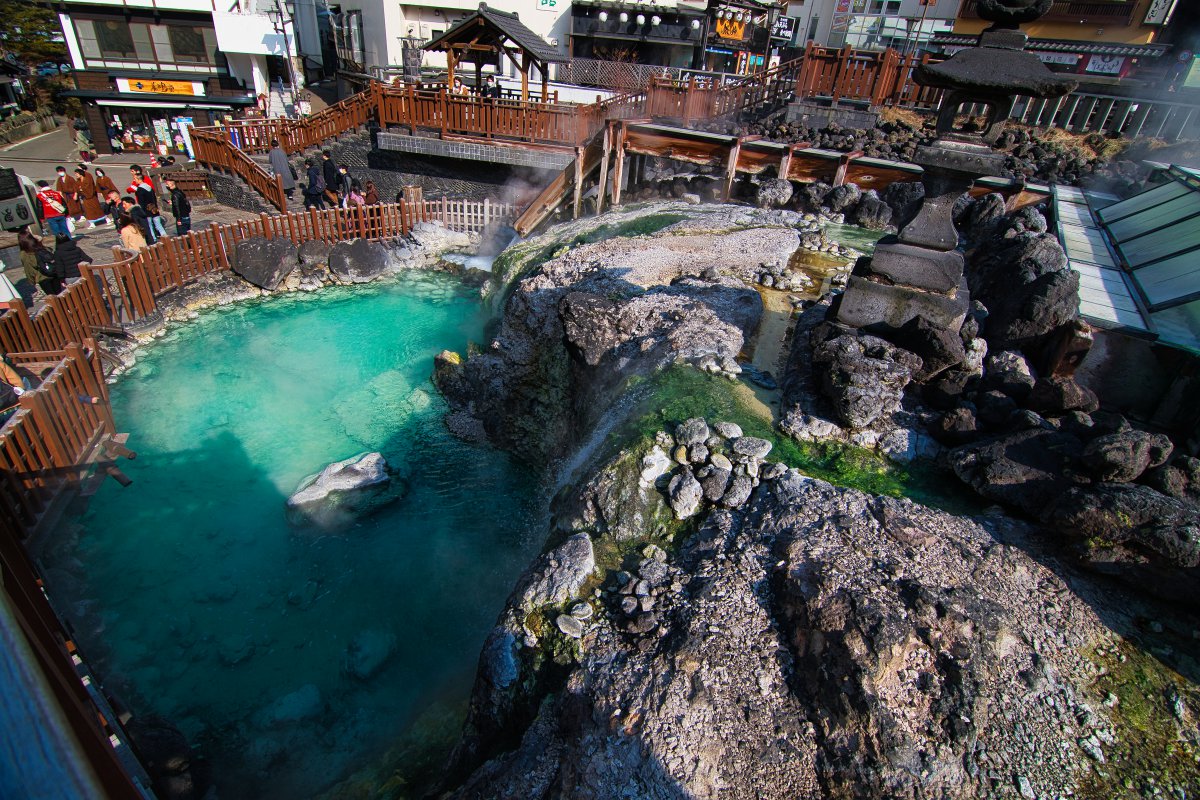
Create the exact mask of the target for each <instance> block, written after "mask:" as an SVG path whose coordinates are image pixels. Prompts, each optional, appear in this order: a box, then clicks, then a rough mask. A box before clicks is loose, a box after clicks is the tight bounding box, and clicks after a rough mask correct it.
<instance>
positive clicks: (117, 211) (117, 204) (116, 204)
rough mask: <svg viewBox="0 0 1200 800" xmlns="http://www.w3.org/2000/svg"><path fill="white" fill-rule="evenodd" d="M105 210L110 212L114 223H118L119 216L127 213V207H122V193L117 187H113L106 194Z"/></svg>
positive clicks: (110, 217) (109, 214)
mask: <svg viewBox="0 0 1200 800" xmlns="http://www.w3.org/2000/svg"><path fill="white" fill-rule="evenodd" d="M104 210H105V211H107V212H108V216H109V219H111V220H112V223H113V225H116V224H117V218H118V217H120V216H121V215H122V214H124V213H125V209H123V208H121V193H120V192H118V191H117V190H116V189H112V190H110V191H108V192H106V193H105V194H104Z"/></svg>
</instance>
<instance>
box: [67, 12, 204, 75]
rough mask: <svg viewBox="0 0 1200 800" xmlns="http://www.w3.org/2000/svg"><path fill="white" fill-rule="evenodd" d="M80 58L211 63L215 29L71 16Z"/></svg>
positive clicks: (159, 62) (154, 62) (149, 62)
mask: <svg viewBox="0 0 1200 800" xmlns="http://www.w3.org/2000/svg"><path fill="white" fill-rule="evenodd" d="M74 25H75V32H76V34H77V35H78V37H79V48H80V50H81V51H82V52H83V57H84V59H87V60H93V61H99V60H107V61H139V62H143V63H146V64H180V63H182V64H213V63H215V62H214V58H215V54H216V51H217V41H216V32H215V31H214V30H213V29H212V28H204V27H198V26H192V25H150V24H147V23H145V22H126V21H124V20H111V19H75V20H74Z"/></svg>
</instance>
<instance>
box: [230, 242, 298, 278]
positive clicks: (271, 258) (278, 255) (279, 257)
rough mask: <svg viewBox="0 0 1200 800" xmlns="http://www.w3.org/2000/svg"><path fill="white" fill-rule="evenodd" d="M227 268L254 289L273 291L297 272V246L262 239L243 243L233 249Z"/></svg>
mask: <svg viewBox="0 0 1200 800" xmlns="http://www.w3.org/2000/svg"><path fill="white" fill-rule="evenodd" d="M230 268H231V269H232V270H233V271H234V272H236V273H237V274H238V275H241V276H242V277H243V278H245V279H246V280H247V281H249V282H250V283H253V284H254V285H255V286H258V287H260V288H262V289H267V290H269V291H275V289H277V288H279V284H281V283H283V281H284V280H285V279H286V278H287V276H288V275H291V274H292V270H294V269H295V268H296V245H294V244H292V243H291V241H290V240H288V239H279V238H276V239H266V238H263V237H262V236H251V237H249V238H247V239H242V240H241V241H240V242H238V243H237V247H236V248H234V251H233V263H232V264H231V265H230Z"/></svg>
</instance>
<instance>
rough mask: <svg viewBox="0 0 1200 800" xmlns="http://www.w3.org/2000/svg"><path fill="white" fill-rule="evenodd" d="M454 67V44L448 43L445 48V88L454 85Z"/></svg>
mask: <svg viewBox="0 0 1200 800" xmlns="http://www.w3.org/2000/svg"><path fill="white" fill-rule="evenodd" d="M454 67H455V57H454V45H450V47H449V48H447V49H446V88H447V89H450V88H452V87H453V86H454Z"/></svg>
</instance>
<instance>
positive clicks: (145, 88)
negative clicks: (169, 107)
mask: <svg viewBox="0 0 1200 800" xmlns="http://www.w3.org/2000/svg"><path fill="white" fill-rule="evenodd" d="M122 82H124V83H127V84H128V88H127V89H124V90H123V91H126V92H145V93H147V94H179V95H188V96H192V95H195V94H196V87H195V86H193V85H192V82H191V81H160V80H149V79H147V80H141V79H138V78H125V79H120V80H118V83H122ZM117 88H118V89H120V88H121V87H120V86H118V87H117Z"/></svg>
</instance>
